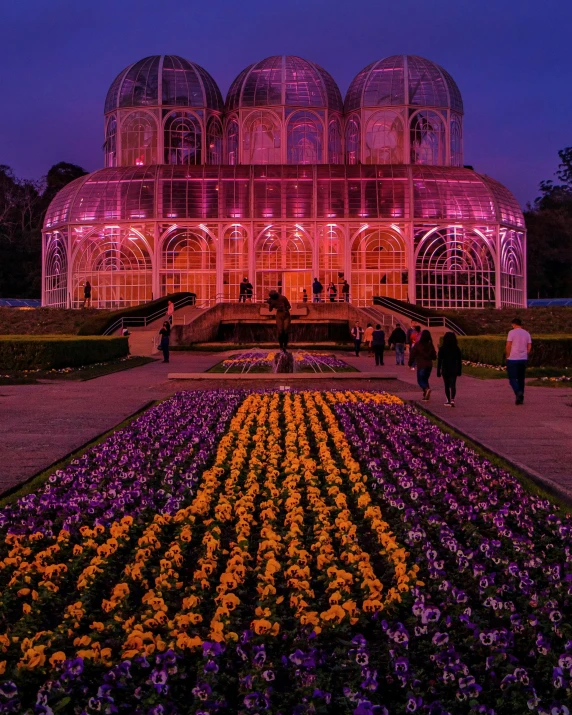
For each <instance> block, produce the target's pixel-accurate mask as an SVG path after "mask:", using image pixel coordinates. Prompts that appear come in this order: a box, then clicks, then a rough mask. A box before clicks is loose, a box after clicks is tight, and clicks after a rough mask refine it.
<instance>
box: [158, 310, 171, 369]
mask: <svg viewBox="0 0 572 715" xmlns="http://www.w3.org/2000/svg"><path fill="white" fill-rule="evenodd" d="M159 335H160V336H161V342H160V343H159V350H162V352H163V362H169V339H170V337H171V325H170V324H169V321H168V320H166V321H165V322H164V323H163V327H162V328H161V330H159Z"/></svg>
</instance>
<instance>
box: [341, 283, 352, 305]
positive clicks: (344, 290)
mask: <svg viewBox="0 0 572 715" xmlns="http://www.w3.org/2000/svg"><path fill="white" fill-rule="evenodd" d="M342 296H343V299H344V300H345V302H346V303H349V302H350V284H349V283H348V282H347V281H344V284H343V285H342Z"/></svg>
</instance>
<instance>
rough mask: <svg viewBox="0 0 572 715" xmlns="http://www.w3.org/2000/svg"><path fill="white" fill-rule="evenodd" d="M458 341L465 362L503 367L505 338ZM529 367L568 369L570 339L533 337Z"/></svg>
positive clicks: (571, 348) (461, 338)
mask: <svg viewBox="0 0 572 715" xmlns="http://www.w3.org/2000/svg"><path fill="white" fill-rule="evenodd" d="M457 340H458V341H459V347H460V348H461V350H462V351H463V358H464V359H465V360H470V361H471V362H482V363H486V364H487V365H504V364H505V346H506V336H504V335H480V336H472V335H463V336H459V337H458V338H457ZM528 364H529V365H533V366H534V367H570V366H571V365H572V335H533V336H532V350H531V353H530V357H529V361H528Z"/></svg>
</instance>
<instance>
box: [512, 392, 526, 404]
mask: <svg viewBox="0 0 572 715" xmlns="http://www.w3.org/2000/svg"><path fill="white" fill-rule="evenodd" d="M523 403H524V393H522V392H519V393H518V395H517V396H516V400H515V403H514V404H515V405H522V404H523Z"/></svg>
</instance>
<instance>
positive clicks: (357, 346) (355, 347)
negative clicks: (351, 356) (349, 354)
mask: <svg viewBox="0 0 572 715" xmlns="http://www.w3.org/2000/svg"><path fill="white" fill-rule="evenodd" d="M360 348H361V340H354V349H355V351H356V357H359V349H360Z"/></svg>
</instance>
